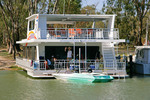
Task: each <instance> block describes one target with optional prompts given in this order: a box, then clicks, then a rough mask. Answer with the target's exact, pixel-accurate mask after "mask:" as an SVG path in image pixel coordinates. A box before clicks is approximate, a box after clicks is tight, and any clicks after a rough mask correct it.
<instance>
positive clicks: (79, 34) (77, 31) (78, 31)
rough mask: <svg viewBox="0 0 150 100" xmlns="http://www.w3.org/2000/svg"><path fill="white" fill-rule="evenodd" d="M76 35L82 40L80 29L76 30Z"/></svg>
mask: <svg viewBox="0 0 150 100" xmlns="http://www.w3.org/2000/svg"><path fill="white" fill-rule="evenodd" d="M76 33H77V36H78V38H81V36H82V30H81V29H80V28H77V29H76Z"/></svg>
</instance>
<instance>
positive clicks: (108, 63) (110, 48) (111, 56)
mask: <svg viewBox="0 0 150 100" xmlns="http://www.w3.org/2000/svg"><path fill="white" fill-rule="evenodd" d="M102 53H103V60H104V69H112V70H115V68H116V67H117V64H116V63H117V62H116V58H115V51H114V45H113V43H110V42H108V43H102Z"/></svg>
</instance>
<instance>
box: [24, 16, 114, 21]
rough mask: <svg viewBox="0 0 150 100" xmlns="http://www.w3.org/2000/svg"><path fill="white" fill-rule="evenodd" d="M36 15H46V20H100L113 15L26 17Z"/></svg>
mask: <svg viewBox="0 0 150 100" xmlns="http://www.w3.org/2000/svg"><path fill="white" fill-rule="evenodd" d="M37 16H41V17H46V18H47V21H101V20H107V19H110V18H112V17H113V16H116V15H115V14H113V15H87V14H33V15H31V16H29V17H27V18H26V19H28V20H29V19H32V18H35V17H37Z"/></svg>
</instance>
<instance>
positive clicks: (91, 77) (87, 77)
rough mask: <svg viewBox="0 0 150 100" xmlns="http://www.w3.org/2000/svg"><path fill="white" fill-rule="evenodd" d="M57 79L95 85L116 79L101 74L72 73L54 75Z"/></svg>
mask: <svg viewBox="0 0 150 100" xmlns="http://www.w3.org/2000/svg"><path fill="white" fill-rule="evenodd" d="M53 76H54V77H55V78H56V79H67V80H81V81H90V82H93V83H98V82H110V81H112V80H113V79H114V78H113V77H112V76H109V75H104V74H99V73H71V74H67V73H64V74H61V73H58V74H53Z"/></svg>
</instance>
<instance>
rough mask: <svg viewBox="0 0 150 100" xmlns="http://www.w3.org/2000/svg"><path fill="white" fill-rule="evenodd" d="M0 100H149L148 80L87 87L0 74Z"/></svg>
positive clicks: (23, 74)
mask: <svg viewBox="0 0 150 100" xmlns="http://www.w3.org/2000/svg"><path fill="white" fill-rule="evenodd" d="M0 100H150V76H136V77H133V78H127V79H125V80H124V79H120V80H118V79H116V80H114V81H112V82H109V83H89V82H73V81H65V80H57V79H32V78H30V77H28V76H27V74H26V72H24V71H0Z"/></svg>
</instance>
